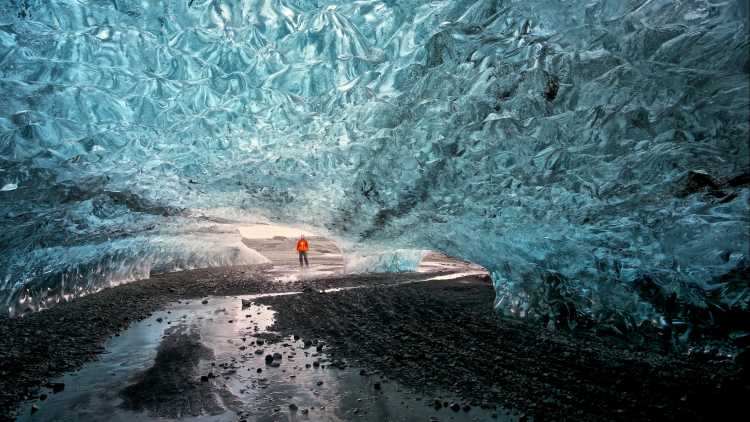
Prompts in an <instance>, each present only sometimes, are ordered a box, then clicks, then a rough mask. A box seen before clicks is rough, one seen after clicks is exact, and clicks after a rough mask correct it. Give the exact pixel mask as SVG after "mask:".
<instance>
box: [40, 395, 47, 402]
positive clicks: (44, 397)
mask: <svg viewBox="0 0 750 422" xmlns="http://www.w3.org/2000/svg"><path fill="white" fill-rule="evenodd" d="M39 400H42V401H44V400H47V395H46V394H44V393H42V394H40V395H39Z"/></svg>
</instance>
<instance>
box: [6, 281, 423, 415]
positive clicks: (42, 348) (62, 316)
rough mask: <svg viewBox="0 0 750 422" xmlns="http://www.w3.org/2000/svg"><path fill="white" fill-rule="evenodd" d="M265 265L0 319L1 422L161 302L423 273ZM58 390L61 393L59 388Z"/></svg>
mask: <svg viewBox="0 0 750 422" xmlns="http://www.w3.org/2000/svg"><path fill="white" fill-rule="evenodd" d="M266 269H267V268H266V267H265V266H253V267H231V268H218V269H216V268H214V269H203V270H193V271H183V272H176V273H169V274H161V275H155V276H153V277H152V278H150V279H147V280H140V281H136V282H132V283H128V284H123V285H120V286H117V287H113V288H108V289H104V290H102V291H100V292H97V293H95V294H91V295H88V296H84V297H81V298H78V299H75V300H72V301H70V302H66V303H61V304H59V305H57V306H55V307H53V308H51V309H48V310H44V311H41V312H36V313H32V314H29V315H26V316H24V317H21V318H13V319H8V318H0V422H1V421H12V420H14V419H15V418H14V416H13V415H14V414H15V412H16V409H17V406H18V405H19V404H20V402H22V401H23V400H30V399H35V398H38V397H39V395H40V394H43V393H44V392H43V391H41V390H40V388H39V387H41V386H47V387H49V388H50V389H52V388H53V386H51V385H46V384H47V383H48V380H49V379H50V378H52V377H55V376H58V375H61V374H63V373H65V372H69V371H73V370H75V369H78V368H80V367H81V366H82V365H83V364H84V363H85V362H87V361H90V360H93V359H96V358H97V356H98V355H99V354H101V353H103V352H104V348H103V347H102V345H103V344H104V342H105V341H106V340H107V339H108V338H109V337H111V336H113V335H117V333H118V332H119V331H121V330H123V329H125V328H127V327H128V326H129V325H130V323H132V322H135V321H139V320H141V319H144V318H146V317H148V316H149V315H151V314H152V313H153V312H155V311H157V310H159V309H161V308H162V307H164V306H165V305H166V304H167V303H170V302H174V301H178V300H186V299H193V300H194V299H201V298H203V297H205V296H209V295H217V296H219V295H230V296H231V295H240V294H258V293H271V292H285V291H299V290H302V289H303V287H305V286H312V287H314V288H317V289H325V288H329V287H342V286H359V285H370V284H373V283H374V284H389V283H394V282H398V281H403V280H406V279H413V278H415V277H416V278H423V277H427V275H424V274H411V275H408V274H404V275H398V276H394V275H387V274H384V275H362V276H347V277H330V278H323V279H318V280H311V281H310V280H307V281H304V282H293V283H278V282H272V281H270V280H268V279H267V278H266V276H265V275H264V271H265V270H266ZM57 388H62V387H61V386H58V387H57Z"/></svg>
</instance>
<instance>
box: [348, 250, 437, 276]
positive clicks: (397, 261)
mask: <svg viewBox="0 0 750 422" xmlns="http://www.w3.org/2000/svg"><path fill="white" fill-rule="evenodd" d="M425 252H426V251H423V250H418V249H396V250H388V251H344V254H343V257H344V273H346V274H361V273H397V272H407V271H417V268H419V264H420V263H421V262H422V258H423V257H424V255H425Z"/></svg>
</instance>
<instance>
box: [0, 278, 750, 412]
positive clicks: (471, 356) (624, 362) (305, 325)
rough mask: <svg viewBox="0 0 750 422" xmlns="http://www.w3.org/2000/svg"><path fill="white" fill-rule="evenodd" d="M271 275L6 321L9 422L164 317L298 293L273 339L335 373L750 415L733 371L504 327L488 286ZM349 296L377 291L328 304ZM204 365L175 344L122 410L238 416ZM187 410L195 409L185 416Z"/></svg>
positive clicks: (533, 400) (141, 293) (585, 338)
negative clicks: (288, 341)
mask: <svg viewBox="0 0 750 422" xmlns="http://www.w3.org/2000/svg"><path fill="white" fill-rule="evenodd" d="M264 270H265V268H264V267H262V266H260V267H233V268H226V269H211V270H195V271H187V272H181V273H171V274H164V275H159V276H154V277H152V278H151V279H148V280H142V281H137V282H133V283H129V284H125V285H121V286H118V287H114V288H109V289H105V290H102V291H100V292H98V293H95V294H91V295H89V296H85V297H82V298H79V299H76V300H73V301H71V302H68V303H63V304H60V305H58V306H56V307H54V308H52V309H49V310H46V311H42V312H37V313H34V314H30V315H27V316H25V317H23V318H17V319H11V320H8V319H6V320H0V420H12V414H13V412H15V410H16V407H17V406H18V404H19V403H20V402H21V401H22V400H26V399H36V398H39V393H40V390H39V388H38V387H39V386H43V385H45V383H46V381H47V379H48V378H51V377H53V376H55V375H60V374H62V373H64V372H68V371H71V370H74V369H77V368H79V367H80V366H81V365H83V364H84V363H85V362H87V361H89V360H92V359H96V357H97V355H98V354H100V353H102V352H103V351H104V350H103V348H102V344H103V343H104V341H105V340H106V339H107V338H108V337H110V336H112V335H117V334H116V333H117V332H118V331H120V330H122V329H124V328H126V327H127V326H128V325H129V324H130V323H131V322H133V321H137V320H140V319H143V318H146V317H147V316H149V315H150V314H151V313H152V312H155V311H156V310H159V309H161V308H163V307H164V306H165V305H166V304H167V303H170V302H175V301H180V300H184V299H194V298H202V297H205V296H207V295H218V296H221V295H226V296H231V295H240V294H259V293H271V292H284V291H300V290H302V291H303V293H302V294H300V295H290V296H277V297H266V298H262V299H259V300H258V302H262V303H265V304H267V305H270V306H271V307H272V308H274V309H275V310H276V311H277V314H276V325H275V326H274V327H272V329H275V330H276V331H279V332H280V333H281V334H283V335H292V334H301V335H302V338H303V339H304V340H308V341H315V340H318V341H322V342H323V343H324V344H326V353H328V354H329V355H331V357H332V358H333V359H335V360H336V361H337V362H349V363H350V364H354V363H356V364H357V365H358V366H361V367H364V368H366V370H367V371H372V372H378V373H380V374H381V375H384V376H387V377H390V378H391V379H394V380H397V381H399V382H400V383H402V384H405V385H407V386H410V387H412V388H413V389H414V390H415V391H417V392H420V394H424V395H428V396H429V395H431V394H432V393H433V392H436V391H447V392H451V393H454V394H456V395H459V396H461V397H463V398H464V401H465V403H462V404H467V405H470V406H484V407H492V406H495V405H497V406H502V407H505V408H515V409H519V410H520V411H522V412H525V415H528V416H533V417H534V418H535V419H539V420H544V419H555V420H564V419H567V420H634V419H638V420H676V419H680V420H700V419H712V420H716V419H724V420H736V419H744V418H740V417H739V416H741V415H742V414H743V413H744V411H743V413H734V415H735V416H732V413H731V412H739V410H740V406H743V405H744V402H743V400H744V399H746V397H750V389H749V388H748V385H747V384H746V383H743V381H742V380H741V379H740V378H739V377H738V376H737V375H736V371H735V367H734V366H733V365H732V364H729V363H726V362H724V363H720V362H698V361H694V360H689V359H688V358H687V357H685V356H679V355H669V356H665V355H662V354H661V353H659V352H658V351H657V350H658V348H651V347H644V346H637V347H636V346H632V345H625V344H623V343H618V342H615V341H613V340H612V339H606V338H599V337H596V336H593V335H589V334H587V333H582V332H577V333H566V332H553V331H550V330H547V329H544V328H541V327H539V326H538V325H536V324H532V323H530V322H528V321H519V320H514V319H509V318H504V317H500V316H498V315H496V314H495V313H494V312H493V310H492V305H493V300H494V292H493V289H492V287H491V285H490V284H489V283H488V282H487V281H486V280H485V279H480V278H462V279H456V280H445V281H429V282H424V283H413V284H403V285H396V283H399V282H404V281H414V280H420V279H424V278H427V277H430V276H433V275H434V274H416V273H407V274H383V275H361V276H344V277H331V278H326V279H319V280H312V281H303V282H294V283H278V282H276V283H274V282H271V281H269V280H267V279H266V276H264V275H263V271H264ZM343 286H368V287H364V288H360V289H352V290H343V291H338V292H331V293H325V294H323V293H319V292H318V290H320V289H325V288H331V287H343ZM277 337H278V336H277ZM269 340H271V341H273V339H272V338H269ZM206 353H210V351H209V350H205V349H203V347H202V346H201V345H200V344H199V343H198V342H197V340H196V338H195V337H194V336H193V334H192V333H191V331H190V329H184V328H183V329H180V330H178V329H175V330H173V331H169V332H168V336H167V337H166V339H165V341H164V342H162V344H161V345H160V346H159V350H158V351H157V357H156V364H155V365H154V366H153V368H152V369H150V370H149V371H146V372H145V373H143V374H142V375H141V378H140V379H139V380H137V381H136V382H137V383H136V384H134V387H133V388H132V389H130V390H129V389H126V390H124V391H123V392H122V397H123V398H124V399H125V401H126V402H125V404H124V405H125V406H126V407H131V408H134V409H147V410H148V411H149V412H150V413H153V414H157V415H163V416H178V415H183V416H185V415H192V414H196V413H198V412H201V413H209V414H210V413H211V411H212V409H215V410H216V411H218V409H219V407H220V406H221V405H223V406H224V407H227V408H229V409H232V408H235V406H236V405H238V403H235V402H234V401H235V397H233V396H232V395H231V393H229V392H228V391H217V390H210V389H207V386H206V385H202V384H198V383H196V382H195V381H194V380H195V379H196V373H195V361H196V359H200V357H201V356H203V355H205V354H206ZM191 380H192V381H191ZM175 384H179V385H180V388H179V389H177V390H174V389H173V388H172V387H170V385H175ZM48 387H49V388H51V389H53V390H54V389H55V388H57V389H60V388H64V386H48ZM153 391H159V400H161V402H159V401H158V400H154V398H153V397H151V396H150V395H149V394H148V392H153ZM141 392H143V394H141ZM217 396H218V397H217ZM186 397H187V398H189V399H190V400H188V401H189V402H190V403H195V404H189V405H187V404H186V405H182V404H181V403H183V402H184V400H183V399H184V398H186ZM165 404H166V405H165Z"/></svg>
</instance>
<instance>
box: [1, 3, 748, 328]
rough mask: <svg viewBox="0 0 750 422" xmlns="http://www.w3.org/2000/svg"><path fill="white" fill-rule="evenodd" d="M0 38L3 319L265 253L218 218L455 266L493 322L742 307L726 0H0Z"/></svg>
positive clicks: (740, 131) (739, 148)
mask: <svg viewBox="0 0 750 422" xmlns="http://www.w3.org/2000/svg"><path fill="white" fill-rule="evenodd" d="M0 20H1V21H0V72H1V74H0V84H2V92H3V95H2V97H0V186H2V188H0V216H1V217H2V218H1V219H0V289H2V293H1V294H0V299H1V300H2V303H3V304H4V306H5V307H6V308H7V309H8V310H9V311H11V312H13V311H14V310H16V309H22V308H24V307H26V306H27V305H28V304H29V303H41V302H44V301H49V300H53V299H52V298H53V297H54V296H55V295H65V294H75V292H76V291H88V290H91V289H95V288H96V287H97V286H100V285H102V283H104V282H105V281H106V282H107V283H108V282H109V281H112V280H114V281H118V280H126V279H131V278H133V277H137V276H140V275H142V274H145V273H147V271H148V270H150V269H151V268H152V265H153V266H156V267H161V268H187V267H193V266H203V265H225V264H232V263H250V262H262V261H263V257H262V256H256V254H254V252H253V251H247V250H243V249H242V248H243V247H244V246H243V245H241V244H240V243H239V238H238V237H237V234H236V233H226V229H225V228H224V226H225V225H224V224H222V223H226V222H229V221H234V220H232V218H228V217H227V215H232V216H237V217H236V218H243V217H242V216H264V217H266V218H269V219H272V220H274V221H278V222H286V223H296V224H303V225H310V226H315V227H319V228H322V229H324V230H325V231H326V232H327V233H328V234H329V235H331V236H334V237H336V238H338V239H340V240H342V242H348V243H349V244H353V245H359V246H363V247H366V248H371V249H372V250H382V249H383V248H392V249H412V250H421V249H434V250H439V251H442V252H445V253H447V254H450V255H454V256H458V257H461V258H464V259H468V260H471V261H474V262H476V263H479V264H481V265H484V266H485V267H487V268H488V269H489V270H490V271H491V272H492V275H493V280H494V283H495V287H496V290H497V305H498V309H500V310H503V311H507V312H512V313H515V314H518V315H529V316H549V315H552V314H556V313H557V314H559V313H560V312H561V310H567V312H568V313H570V311H571V309H572V310H574V311H575V313H576V314H579V315H582V316H586V317H590V318H592V319H594V320H600V321H601V320H608V319H612V318H624V319H626V320H629V321H633V322H636V323H637V322H638V321H643V320H648V319H655V318H657V317H658V316H659V315H660V313H662V312H663V309H661V308H663V306H662V305H663V303H662V302H663V300H662V299H659V298H663V297H665V296H667V295H669V294H671V293H672V292H674V293H676V294H677V295H678V297H679V300H680V301H681V302H683V303H690V304H692V305H694V306H697V307H699V308H707V307H709V306H715V305H716V306H725V307H729V306H735V307H741V308H745V309H747V307H748V301H749V295H750V293H749V292H748V286H747V284H746V283H744V284H743V282H742V281H741V280H740V281H738V280H737V279H736V278H735V279H732V278H727V277H724V275H725V274H729V273H731V272H732V271H735V272H736V271H737V270H738V269H742V268H746V267H747V265H748V257H747V254H748V242H749V239H748V229H749V227H748V226H749V223H748V201H749V200H750V189H748V166H749V165H750V164H749V158H748V157H749V156H750V155H749V154H750V153H749V151H748V143H747V137H748V115H749V110H750V109H749V106H748V96H749V91H748V72H749V71H750V63H749V62H748V26H747V25H748V24H747V22H748V3H747V2H746V1H744V0H729V1H723V2H716V1H708V0H684V1H672V0H567V1H563V0H523V1H521V0H471V1H461V0H444V1H426V0H398V1H395V0H394V1H368V0H363V1H341V0H339V1H325V0H319V1H312V0H244V1H240V0H237V1H229V0H169V1H167V0H165V1H156V0H154V1H148V2H141V1H128V0H112V1H94V0H90V1H73V0H66V1H54V2H53V1H43V0H15V1H10V0H6V1H2V2H0ZM227 210H229V211H227ZM248 218H250V217H248ZM203 238H208V239H214V242H215V244H216V245H220V246H216V247H214V248H212V249H213V250H212V252H211V255H212V256H202V254H201V253H200V251H199V250H197V249H196V248H199V246H200V242H201V240H195V239H203ZM210 244H212V245H213V244H214V243H210ZM206 250H208V248H206ZM393 256H396V257H398V253H395V255H393ZM359 258H361V257H359V256H358V255H356V253H355V254H354V255H353V258H351V259H350V261H349V262H354V261H357V262H359V263H362V262H364V261H363V260H362V259H359ZM407 258H408V257H407ZM368 259H369V261H367V262H373V263H375V264H377V263H378V262H380V261H379V260H378V259H375V258H368ZM397 261H399V262H401V261H403V262H406V261H409V260H408V259H405V260H401V259H400V258H399V259H397ZM654 289H655V290H654ZM654 291H656V292H657V293H658V294H652V293H653V292H654ZM34 297H36V298H37V299H34ZM40 297H44V299H39V298H40ZM660 303H662V305H660Z"/></svg>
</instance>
